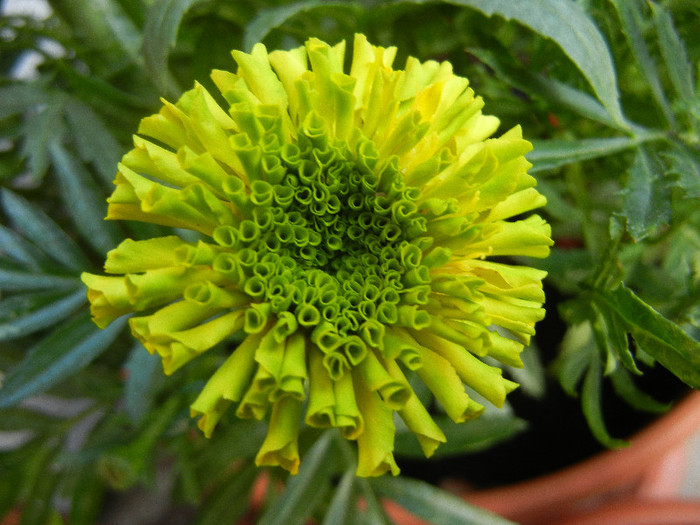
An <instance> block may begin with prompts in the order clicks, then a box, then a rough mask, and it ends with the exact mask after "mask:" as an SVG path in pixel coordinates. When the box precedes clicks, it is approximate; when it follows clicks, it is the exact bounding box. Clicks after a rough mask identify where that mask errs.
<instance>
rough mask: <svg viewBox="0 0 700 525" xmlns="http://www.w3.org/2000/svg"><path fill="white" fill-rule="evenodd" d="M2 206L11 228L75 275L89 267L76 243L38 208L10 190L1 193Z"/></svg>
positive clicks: (3, 190) (0, 190) (0, 202)
mask: <svg viewBox="0 0 700 525" xmlns="http://www.w3.org/2000/svg"><path fill="white" fill-rule="evenodd" d="M0 204H2V208H3V210H4V211H5V213H6V214H7V216H8V217H9V218H10V222H11V223H12V226H13V227H14V228H15V229H16V230H18V231H20V232H22V233H23V234H24V236H25V237H27V239H29V240H30V241H32V242H33V243H34V244H35V245H36V246H37V247H38V248H40V249H41V250H42V251H43V252H44V253H46V255H48V256H49V257H51V258H52V259H54V260H55V261H57V262H59V263H60V264H61V265H63V266H65V267H66V268H69V269H71V270H75V271H81V270H84V269H85V268H89V267H90V263H89V261H88V260H87V259H86V258H85V256H84V255H83V253H82V252H81V251H80V248H78V246H77V245H76V244H75V242H74V241H73V240H72V239H71V238H70V237H69V236H68V235H67V234H66V233H65V232H64V231H63V230H62V229H61V227H60V226H58V225H57V224H56V223H55V222H54V221H53V220H51V219H50V218H49V216H48V215H46V213H44V212H43V211H42V210H41V209H40V208H38V207H37V206H36V205H35V204H32V203H30V202H29V201H27V200H26V199H24V198H23V197H20V196H19V195H17V194H16V193H13V192H11V191H10V190H8V189H4V188H3V189H0Z"/></svg>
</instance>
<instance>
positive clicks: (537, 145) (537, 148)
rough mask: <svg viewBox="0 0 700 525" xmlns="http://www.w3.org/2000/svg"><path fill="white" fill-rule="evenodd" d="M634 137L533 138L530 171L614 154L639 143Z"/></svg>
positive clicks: (529, 157) (528, 157)
mask: <svg viewBox="0 0 700 525" xmlns="http://www.w3.org/2000/svg"><path fill="white" fill-rule="evenodd" d="M639 142H640V141H639V139H636V138H634V137H608V138H590V139H580V140H533V141H532V145H533V149H532V151H531V152H530V153H528V154H527V159H528V160H529V161H530V162H532V164H533V167H532V168H531V169H530V173H535V172H539V171H548V170H553V169H556V168H560V167H561V166H566V165H567V164H573V163H576V162H581V161H583V160H590V159H597V158H600V157H605V156H608V155H613V154H615V153H619V152H620V151H624V150H626V149H629V148H634V147H636V146H637V145H638V144H639Z"/></svg>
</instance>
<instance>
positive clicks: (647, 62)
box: [613, 0, 674, 124]
mask: <svg viewBox="0 0 700 525" xmlns="http://www.w3.org/2000/svg"><path fill="white" fill-rule="evenodd" d="M613 4H614V5H615V8H616V9H617V13H618V15H619V16H620V21H621V22H622V29H623V33H624V34H625V36H626V37H627V41H628V42H629V47H630V51H632V55H633V56H634V58H635V60H636V61H637V64H638V66H639V70H640V71H641V73H642V75H643V76H644V77H645V78H646V81H647V83H648V84H649V87H650V88H651V92H652V94H653V95H654V98H655V99H656V102H657V103H658V105H659V107H660V108H661V109H662V111H663V112H664V115H665V116H666V120H667V121H668V122H669V123H671V124H672V123H673V121H674V117H673V113H672V112H671V107H670V106H669V104H668V100H666V95H665V94H664V89H663V86H662V85H661V79H660V78H659V74H658V71H657V69H656V64H655V63H654V60H653V59H652V58H651V56H650V55H649V50H648V48H647V44H646V42H645V41H644V36H643V31H644V18H643V17H644V15H643V13H642V9H641V6H640V2H639V0H614V1H613Z"/></svg>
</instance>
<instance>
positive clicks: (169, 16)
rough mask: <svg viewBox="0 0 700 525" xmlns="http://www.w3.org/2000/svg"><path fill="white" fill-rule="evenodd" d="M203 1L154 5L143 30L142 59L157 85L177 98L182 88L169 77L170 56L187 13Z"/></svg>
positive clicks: (168, 1) (175, 0) (165, 1)
mask: <svg viewBox="0 0 700 525" xmlns="http://www.w3.org/2000/svg"><path fill="white" fill-rule="evenodd" d="M201 1H202V0H163V1H161V2H155V3H154V4H153V6H152V7H151V8H150V9H149V11H148V16H147V18H146V24H145V26H144V29H143V57H144V60H145V64H146V68H147V69H148V71H149V72H150V73H151V76H152V78H153V81H154V83H155V85H156V86H158V88H159V89H160V90H161V91H163V92H167V93H169V94H170V95H178V94H179V91H180V89H179V88H178V87H177V85H176V84H175V82H174V80H173V79H172V77H171V75H170V71H169V69H168V54H169V52H170V48H171V47H172V46H173V45H174V44H175V41H176V37H177V31H178V29H179V27H180V22H181V21H182V18H183V17H184V16H185V13H186V12H187V11H188V10H189V9H190V8H192V6H194V5H195V4H197V3H199V2H201Z"/></svg>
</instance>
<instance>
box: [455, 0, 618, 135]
mask: <svg viewBox="0 0 700 525" xmlns="http://www.w3.org/2000/svg"><path fill="white" fill-rule="evenodd" d="M447 3H450V4H454V5H460V6H467V7H471V8H473V9H476V10H478V11H481V12H482V13H484V14H485V15H486V16H492V15H494V14H497V15H500V16H502V17H504V18H505V19H507V20H510V19H512V20H515V21H517V22H519V23H520V24H523V25H525V26H527V27H529V28H530V29H532V30H533V31H535V32H537V33H539V34H540V35H542V36H543V37H545V38H549V39H551V40H553V41H554V42H555V43H556V44H557V45H558V46H559V47H560V48H561V49H562V50H563V51H564V53H566V55H567V56H568V57H569V58H570V59H571V60H572V61H573V62H574V64H575V65H576V67H578V69H579V70H580V71H581V73H582V74H583V76H584V77H585V78H586V79H587V80H588V82H589V83H590V85H591V87H592V88H593V91H594V92H595V94H596V96H597V97H598V100H600V101H601V102H602V104H603V106H604V107H605V109H606V110H607V111H608V113H609V114H610V116H611V117H612V119H613V121H614V122H616V123H617V124H618V125H620V126H622V127H628V125H627V123H626V120H625V118H624V116H623V115H622V109H621V107H620V100H619V97H620V94H619V92H618V90H617V80H616V79H617V75H616V73H615V67H614V65H613V61H612V57H611V55H610V51H609V49H608V46H607V44H606V42H605V40H604V38H603V35H602V34H601V32H600V30H599V29H598V28H597V27H596V25H595V24H594V23H593V21H592V20H591V18H590V17H589V16H588V14H587V13H586V12H585V11H584V10H583V8H582V7H581V6H580V5H579V4H577V3H575V2H562V1H561V0H530V1H529V2H513V1H512V0H449V2H447Z"/></svg>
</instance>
